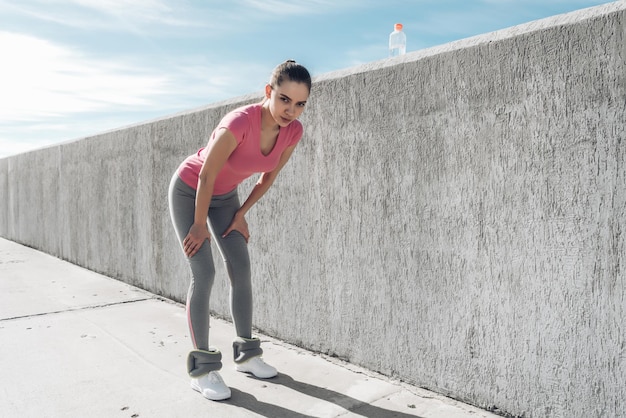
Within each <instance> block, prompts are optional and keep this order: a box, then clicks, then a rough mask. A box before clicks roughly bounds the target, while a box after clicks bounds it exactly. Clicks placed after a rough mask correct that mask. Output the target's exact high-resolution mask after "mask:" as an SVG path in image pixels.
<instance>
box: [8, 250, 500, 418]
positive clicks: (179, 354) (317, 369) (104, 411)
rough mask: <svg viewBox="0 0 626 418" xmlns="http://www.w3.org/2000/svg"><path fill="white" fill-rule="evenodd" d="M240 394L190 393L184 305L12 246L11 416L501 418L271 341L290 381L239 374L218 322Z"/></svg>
mask: <svg viewBox="0 0 626 418" xmlns="http://www.w3.org/2000/svg"><path fill="white" fill-rule="evenodd" d="M211 334H212V338H213V343H214V344H215V345H216V346H218V347H221V348H222V350H223V353H224V368H223V369H222V372H221V374H222V376H223V377H224V380H225V382H226V383H227V384H228V385H229V386H230V387H231V391H232V397H231V398H230V399H229V400H227V401H224V402H211V401H208V400H206V399H204V398H203V397H202V396H201V395H200V394H199V393H197V392H195V391H193V390H192V389H191V388H190V387H189V378H188V376H187V373H186V369H185V367H186V366H185V359H186V356H187V352H188V350H189V348H190V347H191V343H190V339H189V337H188V335H187V321H186V318H185V308H184V306H182V305H180V304H177V303H173V302H171V301H167V300H165V299H163V298H160V297H157V296H156V295H153V294H151V293H148V292H145V291H143V290H140V289H138V288H135V287H132V286H130V285H128V284H125V283H123V282H120V281H117V280H112V279H110V278H108V277H106V276H102V275H100V274H97V273H94V272H91V271H89V270H85V269H83V268H81V267H78V266H76V265H73V264H70V263H68V262H65V261H61V260H59V259H57V258H54V257H52V256H50V255H47V254H44V253H41V252H38V251H36V250H33V249H30V248H27V247H23V246H21V245H19V244H16V243H13V242H11V241H7V240H4V239H0V340H1V341H2V344H0V370H2V379H1V380H0V416H2V417H4V418H13V417H16V418H17V417H19V418H26V417H49V418H55V417H63V418H66V417H103V418H104V417H106V418H111V417H132V418H141V417H144V418H147V417H163V418H171V417H194V416H211V417H218V418H232V417H235V418H238V417H270V418H280V417H284V418H293V417H301V418H304V417H340V416H341V417H372V418H391V417H397V418H401V417H407V418H408V417H424V418H426V417H430V418H490V417H495V415H493V414H492V413H489V412H485V411H481V410H479V409H477V408H475V407H472V406H469V405H464V404H462V403H459V402H456V401H454V400H452V399H449V398H445V397H443V396H440V395H437V394H435V393H432V392H428V391H426V390H423V389H419V388H415V387H411V386H409V385H406V384H401V383H398V382H394V381H391V380H389V379H386V378H384V377H383V376H380V375H376V374H374V373H371V372H369V371H367V370H364V369H361V368H358V367H355V366H352V365H349V364H345V363H342V362H340V361H337V360H334V359H327V358H324V357H322V356H320V355H316V354H313V353H310V352H307V351H305V350H302V349H300V348H297V347H294V346H291V345H288V344H285V343H283V342H281V341H278V340H275V339H273V338H269V337H265V336H262V335H261V336H260V338H261V340H262V341H263V348H264V349H265V353H264V357H265V359H266V360H267V361H268V362H269V363H271V364H274V365H275V366H276V367H277V368H278V369H279V372H280V374H279V376H277V377H276V378H273V379H268V380H258V379H254V378H251V377H249V376H248V375H246V374H242V373H238V372H236V371H235V370H234V367H233V365H234V364H233V362H232V357H231V356H230V353H231V351H229V350H228V348H229V347H230V345H231V342H232V339H233V337H234V332H233V326H232V324H230V323H228V322H226V321H223V320H219V319H213V320H212V321H211Z"/></svg>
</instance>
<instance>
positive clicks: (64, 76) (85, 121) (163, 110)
mask: <svg viewBox="0 0 626 418" xmlns="http://www.w3.org/2000/svg"><path fill="white" fill-rule="evenodd" d="M605 3H609V2H607V1H593V0H454V1H452V0H404V1H400V0H384V1H383V0H307V1H298V0H290V1H286V0H231V1H224V0H0V56H1V57H2V63H1V64H0V158H2V157H6V156H9V155H13V154H16V153H20V152H25V151H29V150H32V149H36V148H40V147H43V146H47V145H50V144H55V143H59V142H65V141H68V140H74V139H78V138H81V137H85V136H90V135H93V134H97V133H100V132H103V131H107V130H110V129H115V128H119V127H123V126H127V125H132V124H135V123H140V122H143V121H146V120H151V119H155V118H159V117H163V116H167V115H170V114H173V113H177V112H181V111H185V110H190V109H194V108H198V107H201V106H205V105H207V104H210V103H215V102H218V101H221V100H225V99H229V98H232V97H236V96H241V95H245V94H249V93H254V92H257V91H259V92H260V91H261V90H262V89H263V87H264V85H265V83H266V81H267V79H268V77H269V74H270V72H271V70H272V69H273V67H274V66H275V65H276V64H278V63H280V62H282V61H284V60H285V59H288V58H293V59H296V60H297V61H298V62H300V63H302V64H304V65H305V66H307V68H309V70H310V71H311V73H312V75H313V76H317V75H321V74H324V73H327V72H331V71H334V70H339V69H345V68H349V67H353V66H357V65H360V64H364V63H367V62H371V61H376V60H380V59H384V58H386V57H387V40H388V36H389V33H390V32H391V31H392V30H393V24H394V23H396V22H401V23H403V24H404V27H405V29H404V30H405V33H406V35H407V52H408V53H410V52H412V51H416V50H420V49H424V48H428V47H431V46H436V45H441V44H445V43H447V42H451V41H455V40H458V39H462V38H467V37H470V36H474V35H479V34H482V33H486V32H491V31H495V30H498V29H503V28H507V27H510V26H514V25H517V24H521V23H526V22H529V21H532V20H537V19H540V18H544V17H549V16H553V15H556V14H560V13H565V12H569V11H573V10H578V9H582V8H586V7H592V6H596V5H600V4H605ZM312 99H314V97H312Z"/></svg>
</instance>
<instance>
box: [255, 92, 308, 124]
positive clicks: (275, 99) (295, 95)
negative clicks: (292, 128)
mask: <svg viewBox="0 0 626 418" xmlns="http://www.w3.org/2000/svg"><path fill="white" fill-rule="evenodd" d="M265 95H266V97H267V98H268V99H269V109H270V113H271V114H272V117H273V118H274V120H275V121H276V123H278V125H279V126H280V127H283V128H284V127H286V126H287V125H289V124H290V123H291V122H293V121H294V120H296V119H298V117H299V116H300V115H301V114H302V112H303V111H304V106H305V105H306V101H307V100H308V98H309V89H308V87H307V86H306V84H304V83H299V82H296V81H290V80H286V81H283V82H282V84H281V85H280V86H277V87H276V88H272V87H271V86H270V85H267V86H266V87H265Z"/></svg>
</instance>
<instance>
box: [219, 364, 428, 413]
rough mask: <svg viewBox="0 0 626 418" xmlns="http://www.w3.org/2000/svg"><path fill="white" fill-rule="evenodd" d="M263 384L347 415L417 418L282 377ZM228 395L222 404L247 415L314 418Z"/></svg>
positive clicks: (239, 395)
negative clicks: (346, 412)
mask: <svg viewBox="0 0 626 418" xmlns="http://www.w3.org/2000/svg"><path fill="white" fill-rule="evenodd" d="M250 379H254V377H252V376H250ZM263 381H264V382H266V383H267V384H268V386H269V385H271V384H274V385H281V386H284V387H287V388H289V389H292V390H295V391H298V392H300V393H302V394H304V395H307V396H312V397H314V398H318V399H321V400H323V401H326V402H330V403H334V404H335V405H338V406H340V407H342V408H344V409H345V410H346V411H350V412H354V413H356V414H359V415H362V416H364V417H368V418H404V417H406V418H408V417H410V418H416V417H418V418H419V416H418V415H412V414H406V413H404V412H399V411H392V410H389V409H385V408H381V407H378V406H375V405H371V404H368V403H366V402H363V401H360V400H358V399H355V398H352V397H350V396H347V395H344V394H342V393H339V392H335V391H333V390H330V389H325V388H322V387H319V386H315V385H311V384H309V383H304V382H299V381H297V380H294V379H293V378H292V377H291V376H289V375H286V374H283V373H280V374H279V375H278V376H276V377H275V378H273V379H267V380H263ZM231 391H232V397H231V398H230V399H229V400H228V401H225V403H228V404H231V405H234V406H237V407H240V408H245V409H247V410H249V411H252V412H254V413H256V414H259V415H263V416H265V417H268V418H270V417H271V418H279V417H289V418H291V417H294V418H315V416H314V415H306V414H302V413H299V412H296V411H292V410H290V409H287V408H283V407H281V406H279V405H274V404H270V403H267V402H261V401H259V400H257V398H255V397H254V396H253V395H250V394H249V393H244V392H241V391H240V390H237V389H235V388H232V387H231Z"/></svg>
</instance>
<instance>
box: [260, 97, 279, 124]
mask: <svg viewBox="0 0 626 418" xmlns="http://www.w3.org/2000/svg"><path fill="white" fill-rule="evenodd" d="M261 129H262V130H264V131H265V130H267V131H274V130H275V131H277V130H279V129H280V126H278V123H276V121H275V120H274V117H273V116H272V113H271V112H270V109H269V102H268V101H266V102H265V103H263V106H261Z"/></svg>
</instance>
